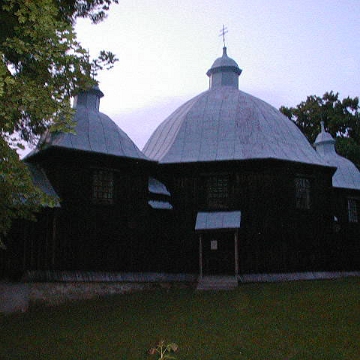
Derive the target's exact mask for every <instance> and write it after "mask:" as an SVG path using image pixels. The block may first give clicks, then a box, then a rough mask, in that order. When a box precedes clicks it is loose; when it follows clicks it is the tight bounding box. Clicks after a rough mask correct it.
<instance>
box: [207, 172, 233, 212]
mask: <svg viewBox="0 0 360 360" xmlns="http://www.w3.org/2000/svg"><path fill="white" fill-rule="evenodd" d="M230 182H231V179H230V174H210V175H207V176H206V177H205V191H206V193H205V203H206V207H207V208H208V209H210V210H226V209H228V208H229V201H230V188H231V184H230Z"/></svg>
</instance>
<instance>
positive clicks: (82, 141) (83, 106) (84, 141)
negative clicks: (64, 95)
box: [29, 87, 147, 160]
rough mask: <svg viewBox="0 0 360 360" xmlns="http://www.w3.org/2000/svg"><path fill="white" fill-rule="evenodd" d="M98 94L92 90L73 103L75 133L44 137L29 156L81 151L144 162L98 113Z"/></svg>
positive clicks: (128, 141) (79, 96) (99, 93)
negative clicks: (52, 150) (56, 150)
mask: <svg viewBox="0 0 360 360" xmlns="http://www.w3.org/2000/svg"><path fill="white" fill-rule="evenodd" d="M101 96H102V93H101V91H100V90H99V89H98V88H97V87H96V88H94V89H91V90H89V91H87V92H82V93H80V94H79V95H78V97H77V98H76V99H75V107H76V112H75V116H74V121H75V133H74V134H72V133H51V134H50V133H47V134H45V136H44V137H42V138H41V139H40V142H39V145H38V147H37V148H36V149H35V151H33V152H31V154H29V156H32V155H34V154H35V153H38V152H39V151H41V150H45V149H48V148H50V147H59V148H66V149H71V150H82V151H88V152H93V153H100V154H107V155H115V156H120V157H126V158H134V159H144V160H145V159H147V158H146V156H145V155H144V154H143V153H142V152H141V151H140V150H139V149H138V147H137V146H136V145H135V144H134V143H133V141H132V140H131V139H130V138H129V137H128V136H127V134H126V133H125V132H124V131H122V130H121V129H120V128H119V127H118V126H117V125H116V124H115V123H114V122H113V121H112V120H111V119H110V118H109V117H108V116H107V115H105V114H103V113H101V112H99V102H100V97H101Z"/></svg>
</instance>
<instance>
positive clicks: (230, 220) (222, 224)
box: [195, 211, 241, 231]
mask: <svg viewBox="0 0 360 360" xmlns="http://www.w3.org/2000/svg"><path fill="white" fill-rule="evenodd" d="M240 223H241V211H216V212H199V213H198V214H197V216H196V224H195V230H197V231H201V230H220V229H239V228H240Z"/></svg>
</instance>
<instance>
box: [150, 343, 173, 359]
mask: <svg viewBox="0 0 360 360" xmlns="http://www.w3.org/2000/svg"><path fill="white" fill-rule="evenodd" d="M178 349H179V347H178V345H177V344H175V343H170V344H167V345H166V344H165V341H164V340H160V341H159V342H158V343H157V345H156V346H155V347H152V348H151V349H150V350H149V351H148V353H149V355H159V356H160V357H159V358H158V360H165V359H175V357H173V356H170V355H169V354H170V353H171V352H176V351H178Z"/></svg>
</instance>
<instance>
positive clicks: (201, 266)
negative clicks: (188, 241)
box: [199, 234, 203, 279]
mask: <svg viewBox="0 0 360 360" xmlns="http://www.w3.org/2000/svg"><path fill="white" fill-rule="evenodd" d="M199 270H200V279H201V278H202V277H203V253H202V235H201V234H200V235H199Z"/></svg>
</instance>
